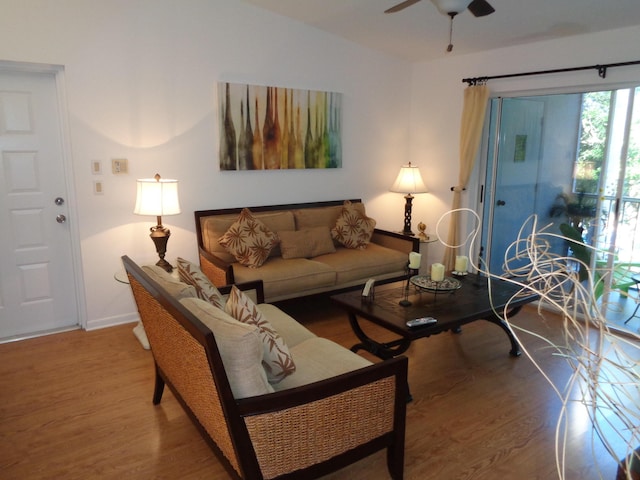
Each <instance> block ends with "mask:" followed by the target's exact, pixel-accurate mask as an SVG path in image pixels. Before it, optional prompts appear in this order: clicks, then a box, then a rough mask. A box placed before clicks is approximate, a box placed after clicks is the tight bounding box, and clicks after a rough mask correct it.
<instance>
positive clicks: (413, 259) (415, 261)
mask: <svg viewBox="0 0 640 480" xmlns="http://www.w3.org/2000/svg"><path fill="white" fill-rule="evenodd" d="M421 259H422V255H420V254H419V253H417V252H410V253H409V268H410V269H411V270H418V269H419V268H420V260H421Z"/></svg>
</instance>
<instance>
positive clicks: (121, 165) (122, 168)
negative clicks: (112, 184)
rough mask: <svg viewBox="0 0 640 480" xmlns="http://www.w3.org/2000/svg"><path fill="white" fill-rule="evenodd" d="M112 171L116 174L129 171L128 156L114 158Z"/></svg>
mask: <svg viewBox="0 0 640 480" xmlns="http://www.w3.org/2000/svg"><path fill="white" fill-rule="evenodd" d="M111 172H112V173H113V174H114V175H122V174H124V173H129V161H128V160H127V159H126V158H112V159H111Z"/></svg>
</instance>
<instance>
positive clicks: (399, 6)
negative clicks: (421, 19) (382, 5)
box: [384, 0, 420, 13]
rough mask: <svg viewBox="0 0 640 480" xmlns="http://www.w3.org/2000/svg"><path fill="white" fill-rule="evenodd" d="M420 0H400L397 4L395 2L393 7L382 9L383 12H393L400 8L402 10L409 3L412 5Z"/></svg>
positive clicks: (408, 5)
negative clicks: (401, 0)
mask: <svg viewBox="0 0 640 480" xmlns="http://www.w3.org/2000/svg"><path fill="white" fill-rule="evenodd" d="M419 1H420V0H405V1H404V2H400V3H399V4H397V5H396V6H395V7H391V8H389V9H387V10H385V11H384V13H395V12H399V11H400V10H404V9H405V8H407V7H410V6H411V5H413V4H414V3H418V2H419Z"/></svg>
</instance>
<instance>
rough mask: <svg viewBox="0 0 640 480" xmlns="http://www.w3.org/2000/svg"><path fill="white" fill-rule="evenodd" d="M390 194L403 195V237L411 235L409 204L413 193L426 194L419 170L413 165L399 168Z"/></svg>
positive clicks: (425, 187)
mask: <svg viewBox="0 0 640 480" xmlns="http://www.w3.org/2000/svg"><path fill="white" fill-rule="evenodd" d="M389 190H390V191H391V192H396V193H405V194H406V195H405V196H404V198H405V200H406V202H405V204H404V229H403V230H402V233H403V234H404V235H413V234H414V233H413V232H412V231H411V202H412V201H413V195H412V194H413V193H427V192H428V191H429V190H427V186H426V185H425V184H424V182H423V181H422V176H421V175H420V170H419V169H418V167H416V166H415V165H411V162H409V165H403V166H402V168H400V173H399V174H398V178H396V181H395V182H394V184H393V185H392V186H391V188H390V189H389Z"/></svg>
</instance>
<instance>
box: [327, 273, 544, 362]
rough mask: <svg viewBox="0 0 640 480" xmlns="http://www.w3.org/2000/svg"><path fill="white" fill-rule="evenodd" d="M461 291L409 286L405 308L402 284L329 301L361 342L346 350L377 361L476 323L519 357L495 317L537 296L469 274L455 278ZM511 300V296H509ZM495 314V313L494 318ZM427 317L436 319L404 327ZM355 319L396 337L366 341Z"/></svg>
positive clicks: (513, 341)
mask: <svg viewBox="0 0 640 480" xmlns="http://www.w3.org/2000/svg"><path fill="white" fill-rule="evenodd" d="M457 280H459V281H460V283H461V287H460V288H459V289H457V290H452V291H447V292H437V293H434V292H433V291H429V290H420V289H417V288H416V287H415V286H414V285H410V287H409V295H408V300H409V301H410V302H411V305H410V306H401V305H400V304H399V302H400V300H402V299H403V298H404V289H405V288H406V285H407V282H406V281H405V282H395V283H390V284H386V285H380V286H377V287H376V288H375V295H374V297H373V299H371V300H370V301H367V300H363V297H362V295H361V291H360V290H357V291H350V292H346V293H340V294H337V295H333V296H332V297H331V299H332V300H333V301H334V302H336V303H338V304H339V305H341V306H342V307H343V308H344V309H345V310H346V311H347V313H348V315H349V322H350V323H351V327H352V328H353V331H354V333H355V334H356V336H357V337H358V339H359V340H360V342H361V343H358V344H356V345H354V346H353V347H351V350H352V351H354V352H356V351H358V350H360V349H364V350H366V351H368V352H371V353H372V354H374V355H376V356H377V357H379V358H381V359H387V358H392V357H395V356H397V355H400V354H402V353H404V352H405V351H406V350H407V349H408V348H409V346H410V345H411V342H412V341H414V340H417V339H419V338H424V337H429V336H431V335H436V334H438V333H442V332H445V331H452V332H454V333H459V332H460V331H461V327H462V326H463V325H465V324H467V323H471V322H475V321H476V320H486V321H488V322H491V323H493V324H495V325H497V326H499V327H500V328H502V330H504V332H505V333H506V334H507V337H508V338H509V341H510V342H511V351H510V352H509V353H510V354H511V355H513V356H519V355H520V353H521V352H520V346H519V345H518V342H517V340H516V338H515V337H514V335H513V332H512V331H511V329H510V328H509V327H508V326H507V324H506V322H505V321H504V320H503V319H502V318H500V316H499V315H502V314H503V311H504V307H505V305H507V304H508V305H509V311H508V312H507V317H508V318H509V317H511V316H513V315H515V314H516V313H518V312H519V311H520V309H521V308H522V306H523V305H525V304H527V303H529V302H532V301H534V300H536V299H537V298H538V296H537V295H535V294H531V293H530V292H526V293H519V292H520V287H518V286H516V285H514V284H512V283H509V282H506V281H503V280H496V279H494V280H491V290H489V281H488V279H487V278H486V277H484V276H479V275H474V274H469V275H467V276H464V277H460V278H457ZM514 296H515V298H514ZM496 312H498V314H499V315H497V314H496ZM425 316H431V317H435V318H436V319H437V320H438V323H437V324H435V325H433V326H424V327H415V328H409V327H407V326H406V322H407V320H411V319H414V318H419V317H425ZM360 319H364V320H367V321H370V322H373V323H375V324H377V325H380V326H382V327H384V328H385V329H387V330H389V331H391V332H394V333H396V334H398V336H399V338H398V339H397V340H394V341H391V342H385V343H381V342H377V341H376V340H374V339H372V338H370V337H369V336H368V335H366V334H365V332H364V331H363V330H362V328H361V327H360V324H359V323H358V322H359V320H360Z"/></svg>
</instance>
